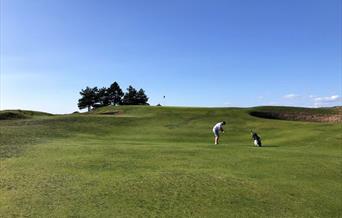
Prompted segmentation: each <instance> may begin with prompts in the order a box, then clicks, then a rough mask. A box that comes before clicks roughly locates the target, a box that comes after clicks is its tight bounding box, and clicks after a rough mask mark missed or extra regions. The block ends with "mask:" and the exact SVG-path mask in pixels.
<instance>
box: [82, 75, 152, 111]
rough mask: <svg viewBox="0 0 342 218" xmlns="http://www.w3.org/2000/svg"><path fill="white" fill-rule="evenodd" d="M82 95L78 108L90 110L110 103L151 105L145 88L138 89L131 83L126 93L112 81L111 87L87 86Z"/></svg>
mask: <svg viewBox="0 0 342 218" xmlns="http://www.w3.org/2000/svg"><path fill="white" fill-rule="evenodd" d="M80 95H81V98H80V99H79V100H78V108H79V109H84V108H87V109H88V111H90V110H91V109H92V108H97V107H103V106H108V105H114V106H115V105H149V104H148V103H147V102H148V99H149V98H148V97H147V95H146V94H145V90H143V89H139V91H137V90H136V89H135V88H134V87H133V86H131V85H130V86H129V87H128V88H127V92H126V93H124V92H123V91H122V89H121V88H120V86H119V84H118V83H117V82H114V83H112V84H111V85H110V87H109V88H106V87H102V88H100V89H98V88H97V87H96V86H95V87H94V88H91V87H88V86H87V87H86V88H85V89H82V90H81V92H80Z"/></svg>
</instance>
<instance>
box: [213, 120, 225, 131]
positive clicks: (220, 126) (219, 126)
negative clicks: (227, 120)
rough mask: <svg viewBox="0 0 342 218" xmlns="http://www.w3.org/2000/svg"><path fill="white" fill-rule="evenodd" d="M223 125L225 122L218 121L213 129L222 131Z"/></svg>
mask: <svg viewBox="0 0 342 218" xmlns="http://www.w3.org/2000/svg"><path fill="white" fill-rule="evenodd" d="M222 125H223V122H219V123H216V125H215V126H214V128H213V130H214V131H220V130H221V128H222Z"/></svg>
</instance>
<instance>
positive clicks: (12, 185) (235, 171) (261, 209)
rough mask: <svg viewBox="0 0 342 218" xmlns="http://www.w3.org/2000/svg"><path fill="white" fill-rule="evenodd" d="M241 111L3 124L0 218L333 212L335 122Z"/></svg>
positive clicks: (138, 110)
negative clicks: (218, 126)
mask: <svg viewBox="0 0 342 218" xmlns="http://www.w3.org/2000/svg"><path fill="white" fill-rule="evenodd" d="M108 112H116V113H115V115H108ZM248 112H249V109H239V108H236V109H234V108H231V109H227V108H212V109H208V108H176V107H143V106H135V107H134V106H126V107H107V108H101V109H99V110H97V111H96V112H93V113H89V114H86V115H85V114H79V115H63V116H58V115H55V116H48V117H44V116H43V117H33V118H31V119H23V120H21V119H20V120H2V121H0V151H1V153H0V158H1V159H0V163H1V165H0V173H1V177H0V217H26V216H28V217H341V216H342V197H341V196H342V183H341V181H342V165H341V160H342V144H341V143H342V131H341V130H342V129H341V128H342V126H341V124H336V123H335V124H330V123H309V122H298V121H297V122H294V121H281V120H268V119H260V118H255V117H252V116H250V115H249V114H248ZM103 113H107V115H103ZM221 120H225V121H227V125H226V127H225V133H224V134H223V135H222V141H221V144H220V145H213V135H212V130H211V129H212V126H213V125H214V124H215V123H216V122H218V121H221ZM250 129H253V130H255V131H257V132H258V133H260V135H261V137H262V138H263V143H264V145H265V146H264V147H261V148H257V147H253V146H252V141H251V139H250V134H249V131H250Z"/></svg>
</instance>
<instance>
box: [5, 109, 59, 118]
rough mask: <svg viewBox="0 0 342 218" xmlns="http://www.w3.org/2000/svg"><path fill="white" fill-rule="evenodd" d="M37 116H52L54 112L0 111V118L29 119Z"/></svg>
mask: <svg viewBox="0 0 342 218" xmlns="http://www.w3.org/2000/svg"><path fill="white" fill-rule="evenodd" d="M37 116H52V114H49V113H44V112H38V111H27V110H3V111H0V120H15V119H29V118H33V117H37Z"/></svg>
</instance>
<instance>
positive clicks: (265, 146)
mask: <svg viewBox="0 0 342 218" xmlns="http://www.w3.org/2000/svg"><path fill="white" fill-rule="evenodd" d="M261 147H264V148H278V147H279V146H278V145H262V146H261Z"/></svg>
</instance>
